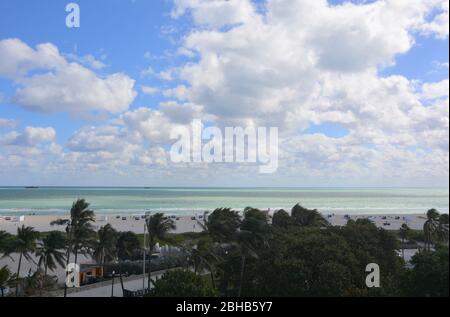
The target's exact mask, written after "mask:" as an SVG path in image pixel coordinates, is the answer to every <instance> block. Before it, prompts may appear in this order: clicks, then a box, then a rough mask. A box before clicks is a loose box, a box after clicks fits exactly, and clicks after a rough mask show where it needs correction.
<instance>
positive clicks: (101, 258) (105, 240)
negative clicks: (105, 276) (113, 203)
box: [94, 224, 117, 271]
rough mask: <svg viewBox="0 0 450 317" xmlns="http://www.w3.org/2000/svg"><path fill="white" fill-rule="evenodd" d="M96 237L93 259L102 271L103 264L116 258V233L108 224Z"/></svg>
mask: <svg viewBox="0 0 450 317" xmlns="http://www.w3.org/2000/svg"><path fill="white" fill-rule="evenodd" d="M97 236H98V240H97V242H96V244H95V249H94V258H95V260H96V261H97V263H98V264H100V265H101V267H102V271H103V268H104V265H105V262H108V261H112V260H114V259H115V257H116V249H117V231H116V230H115V229H114V228H113V227H112V226H111V225H110V224H107V225H106V226H103V227H101V228H100V230H99V231H98V232H97Z"/></svg>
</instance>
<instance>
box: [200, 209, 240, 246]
mask: <svg viewBox="0 0 450 317" xmlns="http://www.w3.org/2000/svg"><path fill="white" fill-rule="evenodd" d="M240 225H241V216H240V215H239V213H238V212H237V211H234V210H231V209H230V208H218V209H216V210H214V212H213V213H211V214H210V215H209V216H208V219H207V220H206V219H205V226H206V229H207V232H208V234H209V235H210V236H211V237H212V238H213V239H214V240H215V241H217V242H219V243H228V242H230V241H233V239H235V235H236V232H237V231H238V230H239V227H240Z"/></svg>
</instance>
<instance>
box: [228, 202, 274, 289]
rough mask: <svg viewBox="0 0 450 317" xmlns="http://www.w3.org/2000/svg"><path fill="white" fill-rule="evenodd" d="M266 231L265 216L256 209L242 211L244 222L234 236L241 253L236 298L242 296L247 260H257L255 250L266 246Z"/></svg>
mask: <svg viewBox="0 0 450 317" xmlns="http://www.w3.org/2000/svg"><path fill="white" fill-rule="evenodd" d="M267 230H268V222H267V215H266V214H264V213H263V212H262V211H260V210H258V209H254V208H250V207H248V208H246V209H245V211H244V220H243V221H242V224H241V227H240V230H239V231H238V232H237V235H236V236H237V239H236V240H237V244H238V246H239V250H240V253H241V273H240V279H239V289H238V297H241V295H242V286H243V283H244V274H245V266H246V262H247V258H249V257H253V258H258V254H257V253H256V251H255V250H257V249H260V248H263V247H266V246H267V240H266V238H267V235H266V233H267Z"/></svg>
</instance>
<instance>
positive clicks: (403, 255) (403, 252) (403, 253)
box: [402, 239, 405, 261]
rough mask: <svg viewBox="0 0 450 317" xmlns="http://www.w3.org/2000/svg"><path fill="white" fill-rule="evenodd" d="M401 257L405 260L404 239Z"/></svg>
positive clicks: (403, 240)
mask: <svg viewBox="0 0 450 317" xmlns="http://www.w3.org/2000/svg"><path fill="white" fill-rule="evenodd" d="M402 258H403V261H405V239H402Z"/></svg>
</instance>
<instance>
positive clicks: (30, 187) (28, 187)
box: [25, 186, 39, 189]
mask: <svg viewBox="0 0 450 317" xmlns="http://www.w3.org/2000/svg"><path fill="white" fill-rule="evenodd" d="M38 188H39V187H38V186H27V187H25V189H38Z"/></svg>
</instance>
